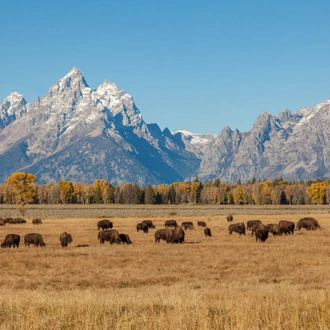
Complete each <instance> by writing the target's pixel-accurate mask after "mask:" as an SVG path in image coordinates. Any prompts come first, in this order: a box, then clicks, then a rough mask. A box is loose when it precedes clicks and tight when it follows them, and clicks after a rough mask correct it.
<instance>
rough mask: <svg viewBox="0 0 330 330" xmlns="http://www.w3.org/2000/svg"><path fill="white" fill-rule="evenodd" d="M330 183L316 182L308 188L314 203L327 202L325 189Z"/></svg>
mask: <svg viewBox="0 0 330 330" xmlns="http://www.w3.org/2000/svg"><path fill="white" fill-rule="evenodd" d="M328 185H329V183H328V182H326V181H322V182H316V183H313V184H311V185H310V187H308V188H307V194H308V195H309V196H310V197H311V199H312V203H313V204H324V203H325V189H326V187H327V186H328Z"/></svg>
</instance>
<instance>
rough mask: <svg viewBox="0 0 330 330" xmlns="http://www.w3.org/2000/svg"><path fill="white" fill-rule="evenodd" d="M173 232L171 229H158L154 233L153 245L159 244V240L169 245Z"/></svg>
mask: <svg viewBox="0 0 330 330" xmlns="http://www.w3.org/2000/svg"><path fill="white" fill-rule="evenodd" d="M172 234H173V230H172V229H171V228H165V229H158V230H156V231H155V243H159V242H160V240H161V239H162V240H164V241H166V243H170V242H171V241H172Z"/></svg>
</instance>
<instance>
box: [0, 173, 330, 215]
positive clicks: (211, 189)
mask: <svg viewBox="0 0 330 330" xmlns="http://www.w3.org/2000/svg"><path fill="white" fill-rule="evenodd" d="M36 180H37V177H36V176H34V175H33V174H27V173H25V172H15V173H13V174H12V175H11V176H10V177H8V178H7V179H6V181H5V183H3V184H0V204H17V205H19V206H20V207H21V208H22V209H24V207H25V205H26V204H187V203H193V204H236V205H244V204H255V205H267V204H273V205H279V204H288V205H303V204H329V203H330V182H329V181H327V180H325V179H322V178H320V179H317V180H314V181H312V180H309V181H306V182H304V181H299V182H290V181H287V180H284V179H282V178H276V179H273V180H263V181H262V180H256V179H252V180H250V181H248V182H246V183H242V182H240V181H238V182H236V183H224V182H221V181H220V180H219V179H215V180H214V181H212V182H211V181H210V182H205V183H203V182H202V181H200V180H199V179H198V178H196V179H194V180H193V181H184V182H173V183H171V184H160V185H148V186H145V187H141V186H139V185H138V184H136V183H132V182H123V183H121V184H119V185H117V186H115V185H113V184H111V183H110V182H107V181H106V180H102V179H97V180H95V181H94V182H93V183H92V184H84V183H81V182H70V181H66V180H60V181H59V182H58V183H51V182H49V183H46V184H41V185H37V184H36V183H35V182H36Z"/></svg>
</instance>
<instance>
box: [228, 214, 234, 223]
mask: <svg viewBox="0 0 330 330" xmlns="http://www.w3.org/2000/svg"><path fill="white" fill-rule="evenodd" d="M233 220H234V217H233V216H232V215H231V214H229V215H227V221H228V222H231V221H233Z"/></svg>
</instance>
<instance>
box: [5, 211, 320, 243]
mask: <svg viewBox="0 0 330 330" xmlns="http://www.w3.org/2000/svg"><path fill="white" fill-rule="evenodd" d="M227 221H228V222H231V221H233V216H232V215H229V216H227ZM6 223H9V224H10V223H15V224H17V223H26V220H24V219H21V218H16V219H13V218H5V219H2V218H0V226H1V225H4V224H6ZM32 223H33V224H42V220H41V219H33V220H32ZM164 227H165V228H162V229H158V230H155V233H154V237H155V243H160V241H161V240H163V241H165V242H166V243H184V242H185V235H186V233H185V231H187V230H194V229H195V227H194V224H193V223H192V222H191V221H185V222H182V223H181V226H179V225H178V223H177V221H176V220H174V219H172V220H166V221H165V223H164ZM197 227H203V228H204V235H205V237H211V236H212V233H211V229H210V228H208V227H207V225H206V223H205V222H204V221H198V222H197ZM301 228H304V229H306V230H316V229H320V228H321V227H320V225H319V223H318V221H317V220H316V219H314V218H312V217H306V218H302V219H300V220H299V221H298V222H297V224H295V223H294V222H292V221H288V220H280V221H279V222H278V223H270V224H263V223H262V221H261V220H249V221H247V223H246V225H245V223H244V222H237V223H232V224H230V225H229V227H228V231H229V234H230V235H231V234H232V233H233V232H236V233H238V234H239V235H245V234H246V231H247V230H250V231H251V236H253V235H254V236H255V238H256V242H258V241H259V242H265V241H266V240H267V239H268V235H269V234H270V233H271V234H273V235H283V234H284V235H290V234H293V233H294V231H295V230H301ZM97 229H98V235H97V238H98V240H99V243H100V244H104V242H105V241H107V242H109V243H110V244H114V243H115V244H121V243H122V244H125V243H126V244H132V241H131V239H130V237H129V235H128V234H125V233H119V232H118V230H116V229H114V228H113V222H111V221H110V220H107V219H104V220H100V221H98V222H97ZM100 229H102V230H101V231H100ZM149 229H155V225H154V224H153V222H152V221H151V220H143V221H142V222H139V223H138V224H137V225H136V231H137V232H139V231H140V230H141V231H142V232H143V233H146V234H148V232H149ZM72 241H73V239H72V236H71V235H70V234H69V233H67V232H63V233H61V234H60V244H61V246H62V247H67V246H68V245H69V244H70V243H71V242H72ZM19 244H20V236H19V235H17V234H8V235H7V236H6V237H5V239H4V241H3V243H2V244H1V248H6V247H13V248H15V247H17V248H18V247H19ZM24 245H25V247H30V245H34V246H45V245H46V244H45V242H44V240H43V238H42V236H41V235H40V234H38V233H29V234H26V235H25V236H24ZM84 246H85V245H84ZM86 246H87V245H86Z"/></svg>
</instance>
